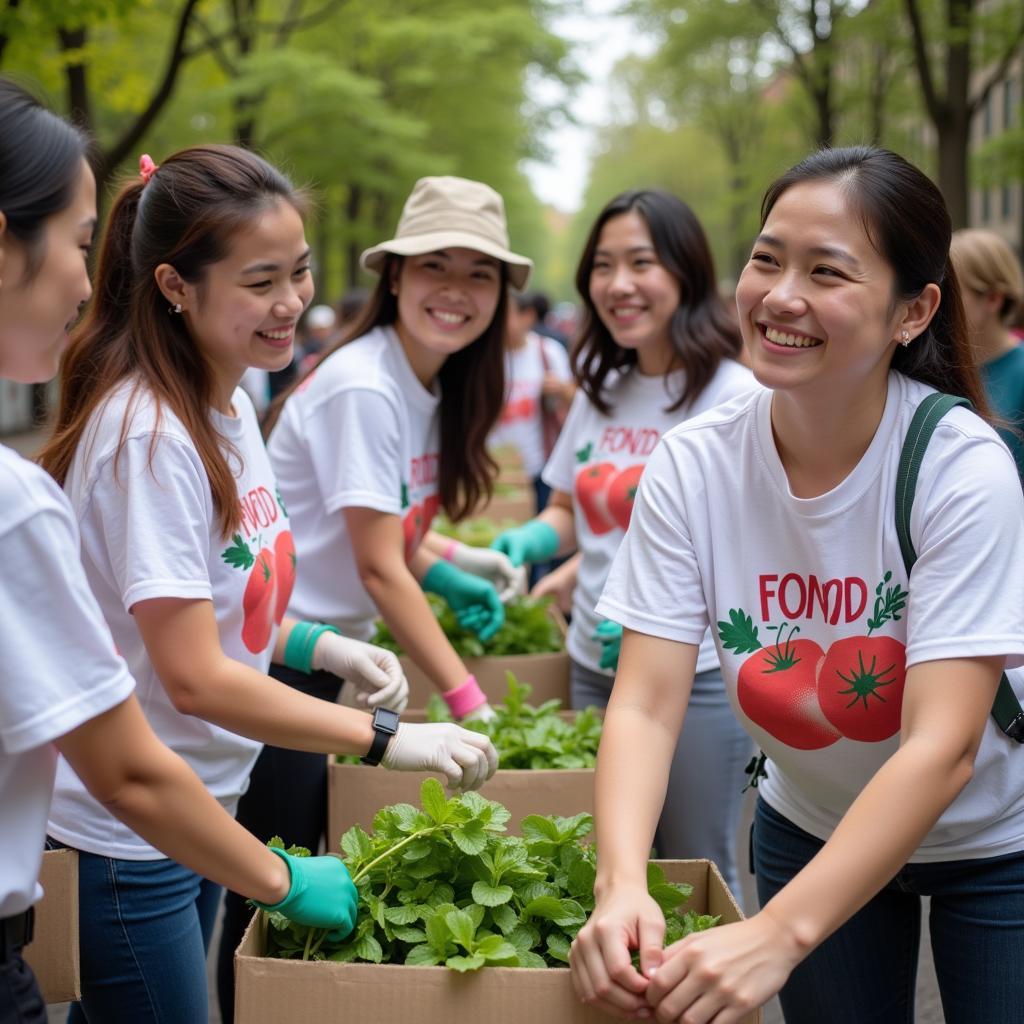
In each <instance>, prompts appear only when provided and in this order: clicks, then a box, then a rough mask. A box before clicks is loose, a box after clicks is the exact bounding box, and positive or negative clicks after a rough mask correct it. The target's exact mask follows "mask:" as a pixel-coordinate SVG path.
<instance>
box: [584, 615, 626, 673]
mask: <svg viewBox="0 0 1024 1024" xmlns="http://www.w3.org/2000/svg"><path fill="white" fill-rule="evenodd" d="M591 639H592V640H596V641H597V642H598V643H599V644H600V645H601V660H600V661H599V662H598V664H599V665H600V666H601V668H606V669H610V670H611V671H612V672H614V671H615V670H616V669H617V668H618V667H619V651H620V650H621V649H622V627H621V626H620V625H619V624H618V623H617V622H611V621H609V620H608V619H603V620H602V621H601V622H599V623H598V624H597V629H595V630H594V633H593V635H592V636H591Z"/></svg>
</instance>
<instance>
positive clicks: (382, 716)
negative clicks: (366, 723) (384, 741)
mask: <svg viewBox="0 0 1024 1024" xmlns="http://www.w3.org/2000/svg"><path fill="white" fill-rule="evenodd" d="M373 727H374V728H375V729H380V730H382V731H383V732H390V733H396V732H397V731H398V712H397V711H391V710H390V709H388V708H377V709H376V710H375V711H374V713H373Z"/></svg>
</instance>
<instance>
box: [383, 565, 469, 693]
mask: <svg viewBox="0 0 1024 1024" xmlns="http://www.w3.org/2000/svg"><path fill="white" fill-rule="evenodd" d="M436 560H437V559H436V558H434V557H427V556H424V554H423V552H422V550H421V551H420V552H418V553H417V555H416V558H415V560H414V564H413V565H412V566H410V568H411V569H412V570H413V572H416V573H417V575H422V574H423V573H424V572H425V571H426V567H428V566H429V564H430V563H431V562H434V561H436ZM421 570H422V571H421ZM413 572H410V571H408V570H406V569H405V568H404V567H403V569H402V571H401V572H394V573H392V574H391V575H390V576H374V577H367V578H366V579H364V585H365V586H366V589H367V591H368V592H369V594H370V596H371V597H372V598H373V601H374V603H375V604H376V605H377V609H378V611H379V612H380V614H381V617H382V618H383V619H384V621H385V622H386V623H387V625H388V628H389V629H390V630H391V632H392V634H393V635H394V637H395V639H396V640H397V641H398V643H399V644H400V645H401V647H402V650H403V651H405V653H406V654H407V655H408V656H409V657H410V658H412V660H413V661H414V662H415V663H416V664H417V665H418V666H419V668H421V669H422V670H423V671H424V672H425V673H426V674H427V676H428V677H429V678H430V679H431V680H432V681H433V683H434V685H435V686H437V687H438V688H439V689H440V690H442V691H447V690H454V689H455V688H456V687H459V686H461V685H462V684H463V683H464V682H465V681H466V677H467V676H468V675H469V672H468V670H467V668H466V666H465V665H464V664H463V662H462V659H461V658H460V657H459V656H458V655H457V654H456V653H455V651H454V650H453V649H452V645H451V644H450V643H449V642H448V638H447V637H446V636H445V635H444V631H443V630H442V629H441V627H440V625H439V624H438V621H437V619H436V617H435V616H434V613H433V611H432V610H431V608H430V604H429V602H428V601H427V597H426V594H424V592H423V589H422V587H421V586H420V584H419V581H418V580H417V578H416V576H414V575H413Z"/></svg>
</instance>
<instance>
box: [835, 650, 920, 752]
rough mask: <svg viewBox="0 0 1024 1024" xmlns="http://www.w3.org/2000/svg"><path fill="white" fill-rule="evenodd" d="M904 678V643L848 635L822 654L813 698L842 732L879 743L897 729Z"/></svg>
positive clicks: (905, 674) (865, 740)
mask: <svg viewBox="0 0 1024 1024" xmlns="http://www.w3.org/2000/svg"><path fill="white" fill-rule="evenodd" d="M906 677H907V665H906V648H905V647H904V646H903V644H901V643H900V642H899V640H895V639H893V638H892V637H891V636H873V637H869V636H848V637H846V638H845V639H843V640H837V641H836V642H835V643H834V644H833V645H832V646H831V647H830V648H829V649H828V654H826V655H825V660H824V662H823V663H822V666H821V671H820V672H819V673H818V701H819V703H820V704H821V710H822V711H823V712H824V713H825V717H826V718H827V719H828V720H829V721H830V722H831V723H832V724H833V725H834V726H835V727H836V728H837V729H838V730H839V731H840V732H841V733H842V734H843V735H844V736H846V737H848V738H849V739H851V740H860V741H861V742H862V743H878V742H880V741H881V740H887V739H888V738H889V737H890V736H893V735H895V734H896V733H897V732H898V731H899V728H900V713H901V712H902V710H903V684H904V682H906Z"/></svg>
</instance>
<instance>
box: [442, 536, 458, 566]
mask: <svg viewBox="0 0 1024 1024" xmlns="http://www.w3.org/2000/svg"><path fill="white" fill-rule="evenodd" d="M458 549H459V542H458V541H457V540H453V541H451V543H449V544H446V545H445V548H444V551H442V552H441V557H442V558H443V559H444V560H445V561H446V562H451V561H454V559H455V552H456V551H458Z"/></svg>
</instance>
